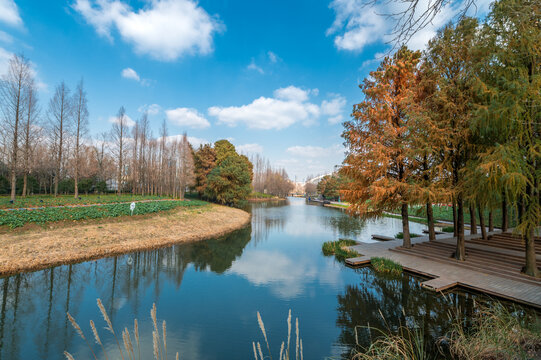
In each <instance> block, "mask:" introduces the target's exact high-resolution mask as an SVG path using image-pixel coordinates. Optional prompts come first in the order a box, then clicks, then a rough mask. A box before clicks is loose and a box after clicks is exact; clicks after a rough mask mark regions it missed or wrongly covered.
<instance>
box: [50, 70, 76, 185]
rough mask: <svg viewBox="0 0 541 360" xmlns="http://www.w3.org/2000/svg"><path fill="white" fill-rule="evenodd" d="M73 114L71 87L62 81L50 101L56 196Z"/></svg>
mask: <svg viewBox="0 0 541 360" xmlns="http://www.w3.org/2000/svg"><path fill="white" fill-rule="evenodd" d="M71 115H72V103H71V98H70V91H69V88H68V87H67V86H66V84H65V83H64V81H62V82H61V83H60V84H59V85H58V86H57V87H56V90H55V93H54V96H53V98H52V99H51V101H50V102H49V112H48V117H49V123H50V127H51V132H52V137H53V147H54V151H55V152H56V172H55V174H54V196H57V195H58V182H59V180H60V176H61V171H62V160H63V157H62V156H63V152H64V146H65V137H66V135H67V131H68V125H69V120H70V118H71Z"/></svg>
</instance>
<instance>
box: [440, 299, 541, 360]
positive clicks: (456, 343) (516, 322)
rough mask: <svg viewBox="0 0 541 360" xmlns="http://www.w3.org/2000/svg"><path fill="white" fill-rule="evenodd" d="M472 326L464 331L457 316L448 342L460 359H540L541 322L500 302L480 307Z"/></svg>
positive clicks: (474, 316)
mask: <svg viewBox="0 0 541 360" xmlns="http://www.w3.org/2000/svg"><path fill="white" fill-rule="evenodd" d="M475 307H476V309H477V311H476V312H475V314H474V315H473V319H472V325H471V326H470V328H469V329H464V326H463V324H462V323H461V322H460V319H459V317H458V316H455V321H454V322H453V327H452V331H451V332H450V333H449V335H448V336H447V337H446V338H444V340H446V342H448V343H449V350H450V352H451V354H452V355H453V356H454V357H455V358H458V359H472V360H488V359H502V360H514V359H534V358H535V359H537V358H538V357H539V356H540V355H541V319H539V318H538V315H537V314H536V313H533V312H532V313H524V311H523V310H519V309H517V308H515V307H514V306H512V307H506V306H504V305H502V304H501V303H499V302H496V303H495V304H492V305H490V306H488V305H486V304H479V303H476V306H475Z"/></svg>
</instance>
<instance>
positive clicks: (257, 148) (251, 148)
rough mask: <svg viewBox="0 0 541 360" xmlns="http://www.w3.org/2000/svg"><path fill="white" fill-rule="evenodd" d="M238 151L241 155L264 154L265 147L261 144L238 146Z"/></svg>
mask: <svg viewBox="0 0 541 360" xmlns="http://www.w3.org/2000/svg"><path fill="white" fill-rule="evenodd" d="M236 148H237V151H238V152H239V153H241V154H254V153H262V152H263V146H261V145H259V144H244V145H238V146H236Z"/></svg>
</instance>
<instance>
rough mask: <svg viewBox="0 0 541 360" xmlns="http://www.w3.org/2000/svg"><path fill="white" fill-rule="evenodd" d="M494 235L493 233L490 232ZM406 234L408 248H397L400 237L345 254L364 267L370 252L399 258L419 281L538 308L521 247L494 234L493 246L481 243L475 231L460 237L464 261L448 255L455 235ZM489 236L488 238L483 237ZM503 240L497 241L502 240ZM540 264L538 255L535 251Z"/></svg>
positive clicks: (540, 292) (538, 283) (539, 290)
mask: <svg viewBox="0 0 541 360" xmlns="http://www.w3.org/2000/svg"><path fill="white" fill-rule="evenodd" d="M492 235H496V234H492ZM436 239H437V240H436V241H435V242H428V237H417V238H412V244H414V246H413V248H412V249H402V248H401V245H402V240H398V239H397V240H392V241H385V242H377V243H362V244H359V245H355V246H352V248H353V249H354V250H356V251H357V252H358V253H359V254H362V256H360V257H357V258H353V259H347V260H346V263H347V264H348V265H350V266H366V265H369V264H370V259H371V258H372V257H376V256H379V257H386V258H389V259H392V260H394V261H396V262H398V263H400V264H401V265H402V266H403V267H404V270H406V271H409V272H412V273H416V274H419V275H423V276H425V277H428V278H429V280H426V281H423V282H422V283H421V286H422V287H424V288H426V289H429V290H432V291H438V292H439V291H445V290H449V289H452V288H453V287H456V286H460V287H463V288H466V289H471V290H475V291H479V292H482V293H485V294H488V295H491V296H496V297H501V298H504V299H507V300H511V301H515V302H519V303H522V304H526V305H529V306H533V307H536V308H540V309H541V279H534V278H532V277H528V276H525V275H522V274H520V269H521V267H522V266H523V263H524V251H523V250H521V249H522V248H521V247H518V248H517V247H514V248H512V249H511V248H509V246H507V245H506V244H505V243H504V242H502V241H501V240H502V237H501V236H497V237H495V239H497V240H498V242H499V246H497V247H493V246H489V245H487V243H486V242H483V241H482V239H480V235H468V236H466V255H467V257H466V261H457V260H454V259H453V258H452V257H451V255H452V253H453V252H454V250H455V244H456V242H455V241H456V240H455V239H454V238H453V237H452V236H451V235H449V234H443V235H438V236H437V237H436ZM489 241H490V240H489ZM502 244H503V245H502ZM536 258H537V260H538V265H540V264H541V254H538V255H537V256H536Z"/></svg>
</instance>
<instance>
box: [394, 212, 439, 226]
mask: <svg viewBox="0 0 541 360" xmlns="http://www.w3.org/2000/svg"><path fill="white" fill-rule="evenodd" d="M385 217H389V218H392V219H402V216H400V215H397V214H391V213H385ZM409 221H410V222H414V223H418V224H428V221H426V220H425V219H417V218H412V217H410V218H409Z"/></svg>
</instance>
